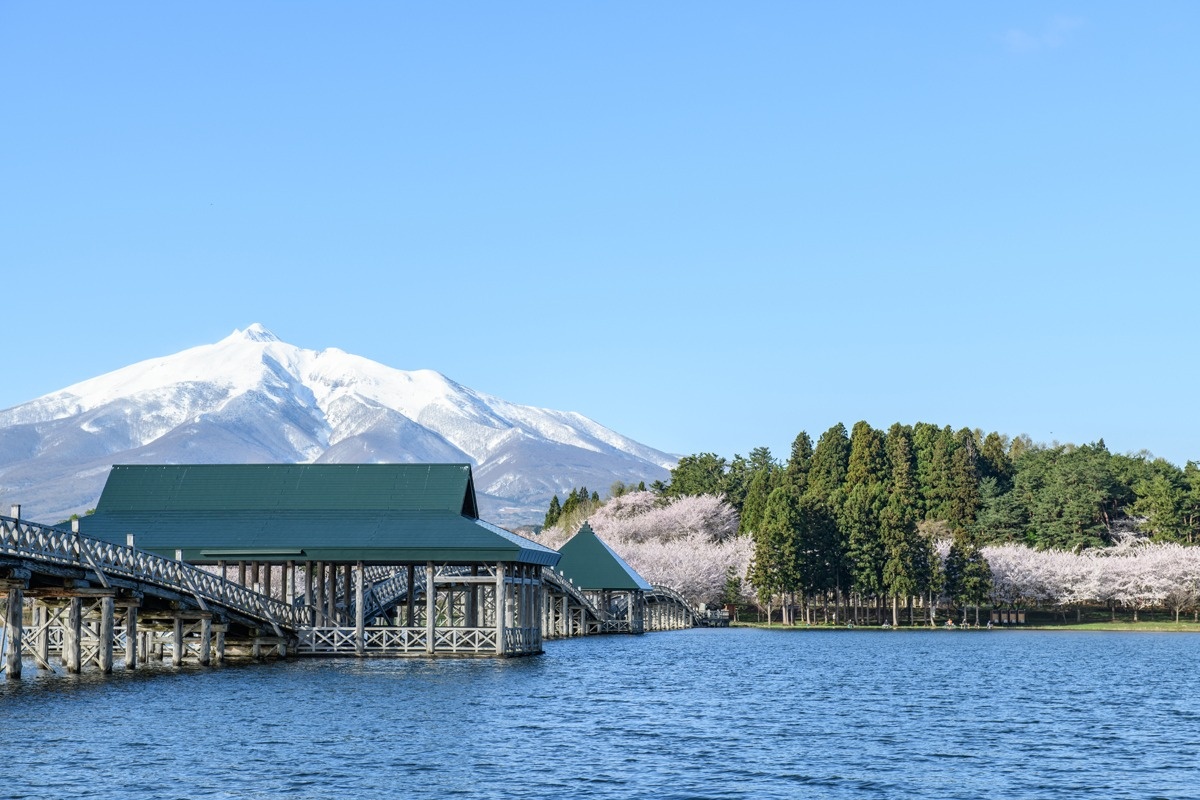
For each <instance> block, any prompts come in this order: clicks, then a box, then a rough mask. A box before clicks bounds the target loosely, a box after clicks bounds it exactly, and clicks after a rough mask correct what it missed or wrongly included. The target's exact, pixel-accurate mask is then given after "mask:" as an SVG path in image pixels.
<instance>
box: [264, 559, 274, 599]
mask: <svg viewBox="0 0 1200 800" xmlns="http://www.w3.org/2000/svg"><path fill="white" fill-rule="evenodd" d="M273 571H274V565H272V564H271V563H269V562H268V563H266V564H263V575H262V579H263V591H262V593H263V594H265V595H266V596H267V597H270V596H271V573H272V572H273Z"/></svg>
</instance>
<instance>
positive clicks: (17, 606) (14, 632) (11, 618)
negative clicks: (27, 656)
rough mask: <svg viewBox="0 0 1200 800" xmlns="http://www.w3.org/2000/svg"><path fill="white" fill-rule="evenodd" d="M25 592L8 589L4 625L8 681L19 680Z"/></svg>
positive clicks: (20, 589) (11, 587) (16, 588)
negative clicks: (6, 615) (6, 618)
mask: <svg viewBox="0 0 1200 800" xmlns="http://www.w3.org/2000/svg"><path fill="white" fill-rule="evenodd" d="M24 612H25V590H24V589H23V588H22V587H20V586H10V587H9V589H8V620H7V621H6V622H5V625H4V636H5V639H6V640H7V641H6V642H5V645H6V646H7V647H8V652H7V654H6V655H5V664H4V668H5V671H6V674H7V675H8V679H9V680H10V681H19V680H20V679H21V639H22V638H23V636H24V628H23V627H22V626H23V625H24V624H25V617H24Z"/></svg>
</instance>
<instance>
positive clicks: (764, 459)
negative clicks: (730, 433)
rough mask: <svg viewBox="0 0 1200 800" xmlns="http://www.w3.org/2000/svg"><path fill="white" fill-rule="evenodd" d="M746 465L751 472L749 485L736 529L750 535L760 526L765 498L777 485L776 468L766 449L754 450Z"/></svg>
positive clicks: (757, 448)
mask: <svg viewBox="0 0 1200 800" xmlns="http://www.w3.org/2000/svg"><path fill="white" fill-rule="evenodd" d="M747 464H748V467H749V469H750V470H751V473H750V485H749V486H748V487H747V489H746V497H745V499H744V500H743V502H742V517H741V523H740V525H739V527H738V530H739V532H740V533H751V532H753V531H755V530H757V528H758V526H759V525H761V523H762V521H763V514H764V513H765V512H766V507H767V498H768V497H770V495H771V492H772V491H774V490H775V488H776V487H777V486H778V483H779V482H778V481H777V480H776V472H778V467H777V466H776V464H775V461H774V459H772V458H771V451H770V450H768V449H767V448H765V447H756V448H754V450H753V451H752V452H751V453H750V459H749V461H748V462H747Z"/></svg>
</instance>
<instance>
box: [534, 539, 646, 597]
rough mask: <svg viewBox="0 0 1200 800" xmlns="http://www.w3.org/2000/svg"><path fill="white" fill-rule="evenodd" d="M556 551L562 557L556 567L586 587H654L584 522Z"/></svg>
mask: <svg viewBox="0 0 1200 800" xmlns="http://www.w3.org/2000/svg"><path fill="white" fill-rule="evenodd" d="M558 553H559V555H560V556H562V558H561V559H560V560H559V562H558V566H557V567H555V569H556V570H558V572H560V573H562V574H563V575H564V576H566V577H567V578H570V579H571V581H572V582H574V584H575V585H576V586H578V587H579V588H580V589H584V590H585V591H599V590H603V589H616V590H633V589H641V590H642V591H649V590H650V589H652V588H653V587H652V586H651V585H650V583H649V582H648V581H647V580H646V579H645V578H643V577H642V576H641V575H639V574H637V572H635V571H634V569H633V567H631V566H629V565H628V564H626V563H625V560H624V559H622V558H621V557H620V556H619V555H617V554H616V553H614V552H613V550H612V548H611V547H609V546H608V545H607V544H605V543H604V540H603V539H601V538H600V537H599V536H597V535H596V533H595V531H593V530H592V526H591V525H589V524H587V523H586V522H585V523H583V527H581V528H580V529H579V532H578V533H576V534H575V535H574V536H572V537H571V539H570V540H569V541H568V542H567V543H566V544H564V545H563V546H562V547H560V548H558Z"/></svg>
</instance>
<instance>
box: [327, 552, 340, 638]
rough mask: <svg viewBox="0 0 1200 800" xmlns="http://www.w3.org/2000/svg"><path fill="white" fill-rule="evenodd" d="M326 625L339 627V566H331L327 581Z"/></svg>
mask: <svg viewBox="0 0 1200 800" xmlns="http://www.w3.org/2000/svg"><path fill="white" fill-rule="evenodd" d="M325 619H327V620H329V621H328V622H326V623H325V624H326V625H337V624H338V619H337V564H332V563H331V564H330V565H329V577H328V578H327V579H326V580H325Z"/></svg>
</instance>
